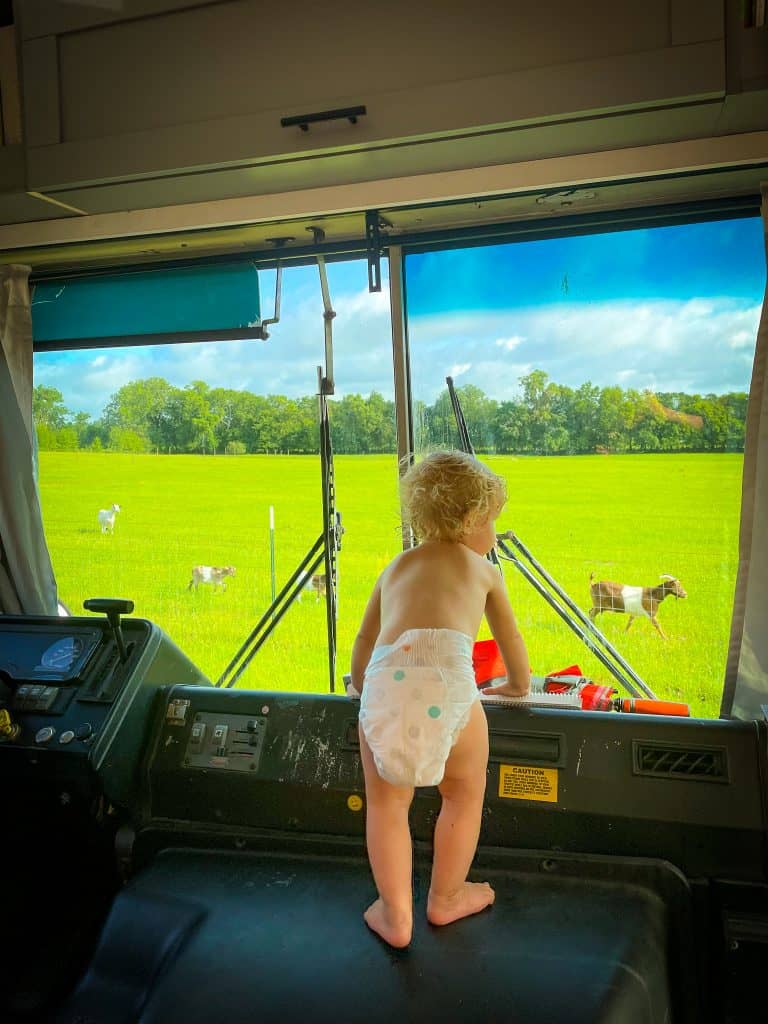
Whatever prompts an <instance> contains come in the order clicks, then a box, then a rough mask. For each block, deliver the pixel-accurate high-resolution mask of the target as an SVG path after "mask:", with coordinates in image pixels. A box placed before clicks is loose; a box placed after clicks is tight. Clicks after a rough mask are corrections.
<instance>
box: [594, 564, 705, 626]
mask: <svg viewBox="0 0 768 1024" xmlns="http://www.w3.org/2000/svg"><path fill="white" fill-rule="evenodd" d="M594 578H595V574H594V573H590V576H589V579H590V585H589V593H590V595H591V597H592V607H591V608H590V609H589V617H590V619H591V620H592V622H594V621H595V618H596V616H597V615H599V614H600V612H626V614H627V615H629V622H628V623H627V629H629V627H630V626H631V625H632V620H633V619H636V618H637V616H638V615H643V616H645V618H647V619H650V620H651V622H652V623H653V625H654V627H655V628H656V629H657V630H658V632H659V635H660V636H662V637H664V639H665V640H666V636H665V634H664V630H663V629H662V628H661V626H660V625H659V624H658V622H657V621H656V612H657V611H658V608H659V605H660V604H661V602H662V601H663V600H664V598H665V597H667V595H669V594H673V595H674V596H675V597H687V596H688V595H687V594H686V592H685V591H684V590H683V588H682V587H681V586H680V581H679V580H677V579H675V577H674V576H666V575H664V576H662V577H661V579H662V580H663V582H662V583H660V584H659V585H658V586H657V587H628V586H626V585H625V584H624V583H613V582H612V581H611V580H600V581H598V582H597V583H593V582H592V580H593V579H594ZM624 632H626V630H625V631H624Z"/></svg>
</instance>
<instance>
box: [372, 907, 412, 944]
mask: <svg viewBox="0 0 768 1024" xmlns="http://www.w3.org/2000/svg"><path fill="white" fill-rule="evenodd" d="M363 917H364V918H365V923H366V924H367V925H368V927H369V928H370V929H371V931H374V932H376V934H377V935H379V936H381V938H382V939H384V941H385V942H388V943H389V945H390V946H394V947H395V948H396V949H402V948H403V947H404V946H407V945H408V943H409V942H410V941H411V933H412V932H413V915H412V914H395V913H393V912H392V911H391V910H389V909H388V908H387V907H385V906H384V904H383V902H382V901H381V900H380V899H378V900H375V901H374V902H373V903H372V904H371V905H370V907H368V909H367V910H366V912H365V913H364V914H363Z"/></svg>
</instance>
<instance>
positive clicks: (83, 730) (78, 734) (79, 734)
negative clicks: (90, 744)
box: [75, 722, 93, 740]
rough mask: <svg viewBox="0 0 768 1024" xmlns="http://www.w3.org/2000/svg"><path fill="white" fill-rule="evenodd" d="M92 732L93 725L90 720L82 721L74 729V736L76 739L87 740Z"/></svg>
mask: <svg viewBox="0 0 768 1024" xmlns="http://www.w3.org/2000/svg"><path fill="white" fill-rule="evenodd" d="M92 732H93V726H92V725H91V723H90V722H84V723H83V724H82V725H78V727H77V729H75V738H76V739H78V740H87V739H88V737H89V736H90V735H91V733H92Z"/></svg>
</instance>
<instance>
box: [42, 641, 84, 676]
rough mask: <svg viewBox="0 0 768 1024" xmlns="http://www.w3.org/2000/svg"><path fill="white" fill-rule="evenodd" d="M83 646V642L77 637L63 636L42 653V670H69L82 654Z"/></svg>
mask: <svg viewBox="0 0 768 1024" xmlns="http://www.w3.org/2000/svg"><path fill="white" fill-rule="evenodd" d="M83 646H84V644H83V641H82V640H81V638H80V637H79V636H65V637H64V638H63V639H62V640H57V641H56V642H55V643H52V644H51V646H50V647H48V648H46V650H45V651H43V656H42V657H41V658H40V664H41V666H42V667H43V668H53V669H68V668H71V667H72V665H73V664H74V663H75V661H77V659H78V658H79V657H80V655H81V654H82V653H83Z"/></svg>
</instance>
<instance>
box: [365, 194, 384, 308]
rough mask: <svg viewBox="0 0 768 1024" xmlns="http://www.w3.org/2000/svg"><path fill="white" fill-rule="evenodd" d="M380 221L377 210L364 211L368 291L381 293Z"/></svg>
mask: <svg viewBox="0 0 768 1024" xmlns="http://www.w3.org/2000/svg"><path fill="white" fill-rule="evenodd" d="M381 224H382V219H381V217H380V216H379V211H378V210H366V211H365V240H366V243H367V247H368V291H369V292H380V291H381V235H380V234H379V228H380V227H381Z"/></svg>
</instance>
